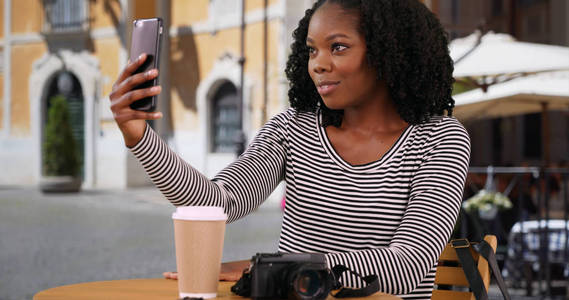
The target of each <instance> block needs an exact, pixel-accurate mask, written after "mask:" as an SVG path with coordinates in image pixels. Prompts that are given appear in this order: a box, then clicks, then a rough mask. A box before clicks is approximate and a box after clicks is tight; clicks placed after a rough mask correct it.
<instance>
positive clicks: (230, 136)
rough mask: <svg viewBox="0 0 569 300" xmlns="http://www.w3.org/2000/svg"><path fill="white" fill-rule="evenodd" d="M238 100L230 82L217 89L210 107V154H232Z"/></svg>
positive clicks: (234, 149)
mask: <svg viewBox="0 0 569 300" xmlns="http://www.w3.org/2000/svg"><path fill="white" fill-rule="evenodd" d="M238 101H239V98H238V96H237V89H236V88H235V86H234V85H233V84H232V83H230V82H225V83H224V84H222V85H221V87H219V89H218V90H217V92H216V93H215V96H214V97H213V101H212V105H211V109H212V110H211V116H212V117H211V133H212V139H211V141H212V143H211V150H212V152H217V153H234V152H235V151H236V141H237V137H238V133H239V107H238Z"/></svg>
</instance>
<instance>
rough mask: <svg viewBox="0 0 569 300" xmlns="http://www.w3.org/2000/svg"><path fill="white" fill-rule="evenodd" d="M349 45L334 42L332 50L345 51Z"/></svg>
mask: <svg viewBox="0 0 569 300" xmlns="http://www.w3.org/2000/svg"><path fill="white" fill-rule="evenodd" d="M347 48H348V47H346V46H344V45H342V44H332V51H334V52H338V51H340V52H341V51H344V50H346V49H347Z"/></svg>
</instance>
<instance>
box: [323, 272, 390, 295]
mask: <svg viewBox="0 0 569 300" xmlns="http://www.w3.org/2000/svg"><path fill="white" fill-rule="evenodd" d="M346 271H348V272H349V273H351V274H353V275H355V276H357V277H358V278H360V279H361V280H362V281H364V282H365V283H366V286H365V287H363V288H360V289H352V288H347V287H343V286H342V284H341V283H340V281H339V280H340V276H342V273H344V272H346ZM332 273H333V274H334V278H335V281H336V282H335V284H336V288H340V290H339V291H338V292H337V293H336V294H332V296H333V297H336V298H349V297H367V296H369V295H372V294H374V293H377V292H379V278H378V277H377V275H368V276H362V275H360V274H358V273H356V272H354V271H352V270H350V269H348V267H346V266H344V265H336V266H334V267H333V268H332Z"/></svg>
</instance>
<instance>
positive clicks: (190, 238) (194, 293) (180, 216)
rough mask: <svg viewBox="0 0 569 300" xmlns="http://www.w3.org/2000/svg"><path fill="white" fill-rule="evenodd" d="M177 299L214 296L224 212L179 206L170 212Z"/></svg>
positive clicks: (219, 263) (223, 226)
mask: <svg viewBox="0 0 569 300" xmlns="http://www.w3.org/2000/svg"><path fill="white" fill-rule="evenodd" d="M172 219H173V220H174V235H175V236H174V238H175V245H176V267H177V269H178V292H179V293H180V298H184V297H190V298H215V297H216V296H217V285H218V282H219V272H220V268H221V255H222V252H223V238H224V234H225V222H226V220H227V215H225V214H224V213H223V208H221V207H213V206H180V207H178V208H177V209H176V211H175V212H174V213H173V214H172Z"/></svg>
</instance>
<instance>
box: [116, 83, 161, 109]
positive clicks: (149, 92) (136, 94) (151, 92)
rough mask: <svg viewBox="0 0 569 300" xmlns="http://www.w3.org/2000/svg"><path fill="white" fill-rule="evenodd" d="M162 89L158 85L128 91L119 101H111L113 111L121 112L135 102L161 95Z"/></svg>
mask: <svg viewBox="0 0 569 300" xmlns="http://www.w3.org/2000/svg"><path fill="white" fill-rule="evenodd" d="M161 91H162V87H161V86H159V85H157V86H153V87H149V88H145V89H138V90H133V91H128V92H126V93H125V94H123V95H122V96H121V97H120V98H118V99H113V100H111V110H112V111H113V112H118V111H120V110H121V109H122V108H123V107H128V106H129V105H130V104H132V103H133V102H134V101H137V100H140V99H144V98H146V97H152V96H156V95H158V94H160V92H161Z"/></svg>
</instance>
